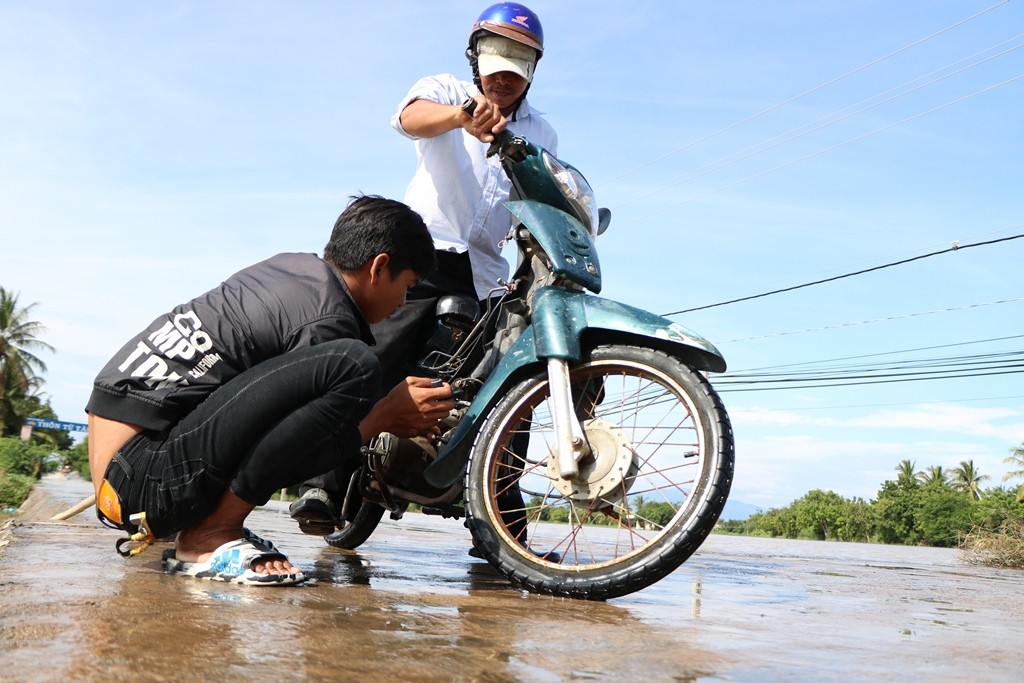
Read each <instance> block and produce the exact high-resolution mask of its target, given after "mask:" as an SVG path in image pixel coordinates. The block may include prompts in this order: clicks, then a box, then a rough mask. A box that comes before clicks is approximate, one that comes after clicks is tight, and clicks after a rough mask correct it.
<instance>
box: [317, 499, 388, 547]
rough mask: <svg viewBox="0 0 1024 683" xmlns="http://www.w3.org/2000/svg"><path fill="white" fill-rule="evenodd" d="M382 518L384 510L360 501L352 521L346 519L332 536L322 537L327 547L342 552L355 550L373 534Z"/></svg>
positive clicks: (366, 501)
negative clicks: (339, 549) (338, 549)
mask: <svg viewBox="0 0 1024 683" xmlns="http://www.w3.org/2000/svg"><path fill="white" fill-rule="evenodd" d="M383 516H384V508H383V507H382V506H380V505H377V504H376V503H371V502H370V501H368V500H364V501H362V503H360V505H359V509H358V510H357V511H356V514H355V515H353V516H352V519H346V520H345V521H344V526H342V527H341V528H340V529H338V530H337V531H335V532H334V533H333V534H328V535H327V536H324V541H326V542H327V545H329V546H331V547H334V548H341V549H342V550H355V549H356V548H358V547H359V546H361V545H362V544H363V543H366V541H367V539H369V538H370V536H371V535H372V534H373V532H374V530H375V529H376V528H377V525H378V524H380V520H381V518H382V517H383Z"/></svg>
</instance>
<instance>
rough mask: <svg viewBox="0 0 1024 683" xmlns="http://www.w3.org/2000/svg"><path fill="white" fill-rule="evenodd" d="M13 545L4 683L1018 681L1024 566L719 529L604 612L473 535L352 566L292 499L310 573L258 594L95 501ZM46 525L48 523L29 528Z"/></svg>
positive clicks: (256, 518)
mask: <svg viewBox="0 0 1024 683" xmlns="http://www.w3.org/2000/svg"><path fill="white" fill-rule="evenodd" d="M40 486H41V487H42V489H43V491H45V492H46V493H47V494H49V496H50V497H51V499H52V500H51V501H50V502H49V504H50V508H46V507H45V506H44V507H43V508H42V509H40V510H37V511H35V514H34V515H33V514H31V513H32V511H31V510H28V511H27V513H29V516H28V517H27V518H26V519H24V520H21V523H20V525H18V526H17V527H15V528H14V529H13V539H12V540H11V542H10V543H9V544H8V545H7V546H6V548H3V549H0V680H3V681H32V682H34V681H100V680H103V681H106V680H132V681H135V680H138V681H147V680H176V681H199V680H204V681H208V680H214V681H235V680H254V679H258V680H280V681H319V680H332V681H366V682H368V683H371V682H372V683H375V682H378V681H387V682H388V683H397V682H398V681H451V680H454V681H485V682H491V681H493V682H500V681H531V682H532V681H579V680H582V681H634V680H635V681H641V680H642V681H702V682H705V681H706V682H710V681H930V682H931V681H965V682H966V681H972V682H973V681H1019V680H1021V679H1022V673H1021V665H1022V663H1024V654H1022V648H1024V625H1022V617H1024V599H1022V597H1021V596H1022V595H1024V572H1020V571H1014V570H996V569H991V568H980V567H972V566H968V565H966V564H964V563H963V562H962V561H961V560H960V556H959V553H958V552H957V551H955V550H950V549H935V548H917V547H901V546H882V545H868V544H844V543H821V542H813V541H789V540H779V539H755V538H743V537H732V536H712V537H711V538H709V539H708V540H707V541H706V542H705V543H704V545H703V546H702V547H701V549H700V550H699V551H698V552H697V554H696V555H694V556H693V557H692V558H691V559H690V560H689V561H688V562H686V563H685V564H684V565H683V566H682V567H681V568H680V569H678V570H677V571H676V572H675V573H673V574H672V575H671V576H669V577H668V578H666V579H664V580H663V581H661V582H660V583H658V584H655V585H654V586H651V587H649V588H647V589H644V590H643V591H640V592H638V593H634V594H633V595H630V596H626V597H623V598H618V599H615V600H611V601H608V602H604V603H600V602H597V603H595V602H581V601H572V600H567V599H561V598H551V597H545V596H538V595H532V594H529V593H525V592H523V591H520V590H517V589H515V588H513V587H511V586H510V584H508V583H507V582H506V581H505V580H504V579H503V578H502V577H501V576H500V575H498V574H497V573H496V572H495V571H493V570H492V569H491V568H490V566H489V565H487V564H486V563H483V562H481V561H479V560H474V559H473V558H471V557H469V556H468V555H467V554H466V551H467V549H468V548H469V534H468V531H466V529H465V528H463V526H462V524H461V522H459V521H454V520H442V519H437V518H433V517H427V516H424V515H418V514H410V515H407V516H406V517H405V519H403V520H401V521H398V522H392V521H390V520H387V519H385V522H384V523H382V525H381V527H380V528H379V529H378V530H377V532H376V533H375V535H374V537H372V538H371V539H370V541H368V542H367V543H366V545H364V546H363V547H362V548H360V549H359V550H358V551H356V552H353V553H346V552H343V551H336V550H334V549H332V548H329V547H327V546H326V545H325V544H324V543H323V541H322V540H321V539H319V538H316V537H310V536H303V535H302V534H300V533H298V530H297V527H296V526H295V525H294V523H293V522H292V521H291V520H290V519H289V518H288V516H287V513H286V512H285V509H284V506H283V505H281V504H273V503H272V504H271V506H269V507H267V508H264V509H260V510H258V511H257V512H256V513H255V514H254V515H253V517H251V518H250V525H249V526H250V527H251V528H252V529H253V530H254V531H256V532H257V533H259V534H261V535H263V536H265V537H267V538H269V539H271V540H273V541H275V543H276V544H277V545H278V547H279V548H280V549H281V550H283V551H284V552H285V553H287V554H288V555H289V557H290V559H291V560H292V562H293V563H295V564H297V565H298V566H299V567H300V568H301V569H302V570H303V572H305V573H306V574H307V576H312V577H313V580H312V581H310V582H308V583H307V584H306V585H304V586H300V587H293V588H250V587H240V586H228V585H223V584H214V583H210V582H205V581H198V580H195V579H189V578H183V577H176V576H169V575H165V574H163V573H162V572H161V570H160V562H159V560H160V550H161V549H162V547H167V546H162V547H161V546H160V545H158V546H157V547H154V548H151V549H149V550H147V551H146V552H145V553H143V554H142V555H140V556H139V557H137V558H134V559H131V560H124V559H122V558H120V557H119V556H117V555H116V554H115V553H114V552H113V546H114V541H115V540H116V539H117V538H118V533H117V532H114V531H110V530H107V529H105V528H103V527H102V526H100V525H99V523H98V522H96V521H95V516H94V514H93V512H92V511H91V510H90V511H88V512H86V513H83V514H81V515H79V516H77V517H75V518H73V519H71V520H69V521H68V522H46V521H38V520H40V519H46V518H48V516H49V515H50V514H53V512H54V511H56V510H59V509H62V508H63V507H68V506H70V504H72V503H74V502H77V501H78V500H80V499H81V498H83V497H85V496H86V495H88V494H89V492H90V489H89V486H88V484H86V483H85V482H81V481H59V480H44V482H42V483H41V484H40ZM34 520H35V521H34Z"/></svg>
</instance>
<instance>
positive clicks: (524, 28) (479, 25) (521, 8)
mask: <svg viewBox="0 0 1024 683" xmlns="http://www.w3.org/2000/svg"><path fill="white" fill-rule="evenodd" d="M481 31H487V32H490V33H495V34H497V35H499V36H504V37H506V38H509V39H511V40H514V41H516V42H517V43H522V44H523V45H527V46H529V47H532V48H533V49H534V50H536V51H537V59H540V58H541V55H543V54H544V29H543V28H541V25H540V19H539V18H538V17H537V15H536V14H534V13H533V10H531V9H530V8H529V7H526V6H525V5H520V4H519V3H518V2H499V3H498V4H497V5H491V6H490V7H488V8H487V9H485V10H484V11H483V13H482V14H481V15H480V18H479V19H477V20H476V23H475V24H473V30H472V31H470V33H469V49H470V51H474V52H475V51H476V40H477V38H479V37H480V32H481Z"/></svg>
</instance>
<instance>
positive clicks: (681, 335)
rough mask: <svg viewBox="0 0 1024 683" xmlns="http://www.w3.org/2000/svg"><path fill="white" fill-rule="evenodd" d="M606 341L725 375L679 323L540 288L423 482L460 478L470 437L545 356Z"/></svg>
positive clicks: (711, 351) (714, 352) (569, 355)
mask: <svg viewBox="0 0 1024 683" xmlns="http://www.w3.org/2000/svg"><path fill="white" fill-rule="evenodd" d="M610 342H616V343H625V344H629V343H633V344H639V345H641V346H645V347H648V348H655V349H659V350H662V351H666V352H668V353H671V354H672V355H675V356H678V357H680V358H682V359H684V360H685V362H687V363H688V364H689V365H691V366H693V367H695V368H697V369H699V370H708V371H711V372H724V371H725V360H724V359H723V358H722V355H721V354H720V353H719V352H718V349H716V348H715V347H714V345H712V344H711V342H709V341H707V340H706V339H704V338H703V337H701V336H699V335H697V334H695V333H693V332H691V331H689V330H687V329H686V328H685V327H683V326H682V325H679V324H678V323H674V322H672V321H671V320H668V319H667V318H663V317H661V316H659V315H655V314H654V313H649V312H647V311H644V310H642V309H639V308H634V307H633V306H627V305H626V304H621V303H618V302H616V301H611V300H609V299H602V298H600V297H596V296H590V295H588V294H585V293H583V292H572V291H569V290H566V289H562V288H560V287H544V288H542V289H540V290H538V292H537V294H536V296H535V297H534V301H533V324H531V325H530V326H529V327H528V328H527V329H526V330H525V331H524V332H523V334H522V335H520V337H519V339H517V340H516V341H515V343H514V344H513V345H512V347H511V348H510V349H509V350H508V351H507V352H506V353H505V356H504V357H503V358H502V359H501V361H499V363H498V365H497V367H496V368H495V369H494V371H493V372H492V373H491V374H490V376H489V377H488V378H487V380H486V381H485V382H484V384H483V386H482V387H481V388H480V390H479V391H478V392H477V394H476V396H475V397H474V398H473V402H472V404H471V405H470V406H469V408H468V410H467V411H466V414H465V416H464V417H463V418H462V420H461V421H460V422H459V426H458V427H456V429H455V432H454V433H453V434H452V435H451V438H449V440H448V443H447V444H445V446H444V448H443V449H442V450H441V452H440V453H439V454H438V457H437V459H436V460H434V462H433V463H431V465H430V466H429V467H428V468H427V469H426V471H425V472H424V477H425V478H426V480H427V482H428V483H429V484H430V485H431V486H436V487H438V488H447V487H449V486H451V485H452V484H454V483H455V482H456V481H458V480H459V478H460V477H461V476H462V475H463V472H464V471H465V467H466V463H467V462H468V461H469V450H470V448H471V447H472V439H470V438H469V437H470V436H471V435H475V434H476V433H477V431H478V430H479V429H480V422H481V421H482V420H483V418H485V417H486V415H487V413H488V412H489V411H490V409H491V408H492V407H493V405H494V404H495V403H496V402H497V400H498V397H500V396H501V395H502V394H503V393H504V391H506V390H507V389H508V388H509V387H510V386H511V385H512V384H513V383H515V382H516V381H519V379H521V378H522V377H524V376H528V375H531V374H536V373H538V372H543V371H544V370H545V366H544V361H545V359H547V358H563V359H565V360H568V361H569V362H570V363H575V362H579V361H580V360H582V358H583V351H584V349H585V348H591V347H593V346H596V345H598V344H603V343H610Z"/></svg>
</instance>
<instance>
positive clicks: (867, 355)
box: [745, 334, 1024, 372]
mask: <svg viewBox="0 0 1024 683" xmlns="http://www.w3.org/2000/svg"><path fill="white" fill-rule="evenodd" d="M1011 339H1024V334H1014V335H1010V336H1007V337H992V338H990V339H974V340H972V341H965V342H953V343H951V344H935V345H932V346H919V347H917V348H914V349H901V350H899V351H881V352H878V353H865V354H861V355H857V356H842V357H840V358H826V359H822V360H808V361H800V362H799V363H786V364H783V365H767V366H764V367H760V368H750V369H749V370H747V371H745V372H763V371H765V370H778V369H781V368H793V367H801V366H806V365H819V364H822V363H838V362H841V361H848V360H860V359H861V358H878V357H879V356H894V355H898V354H901V353H916V352H918V351H934V350H936V349H949V348H955V347H957V346H972V345H974V344H989V343H991V342H1000V341H1009V340H1011Z"/></svg>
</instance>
